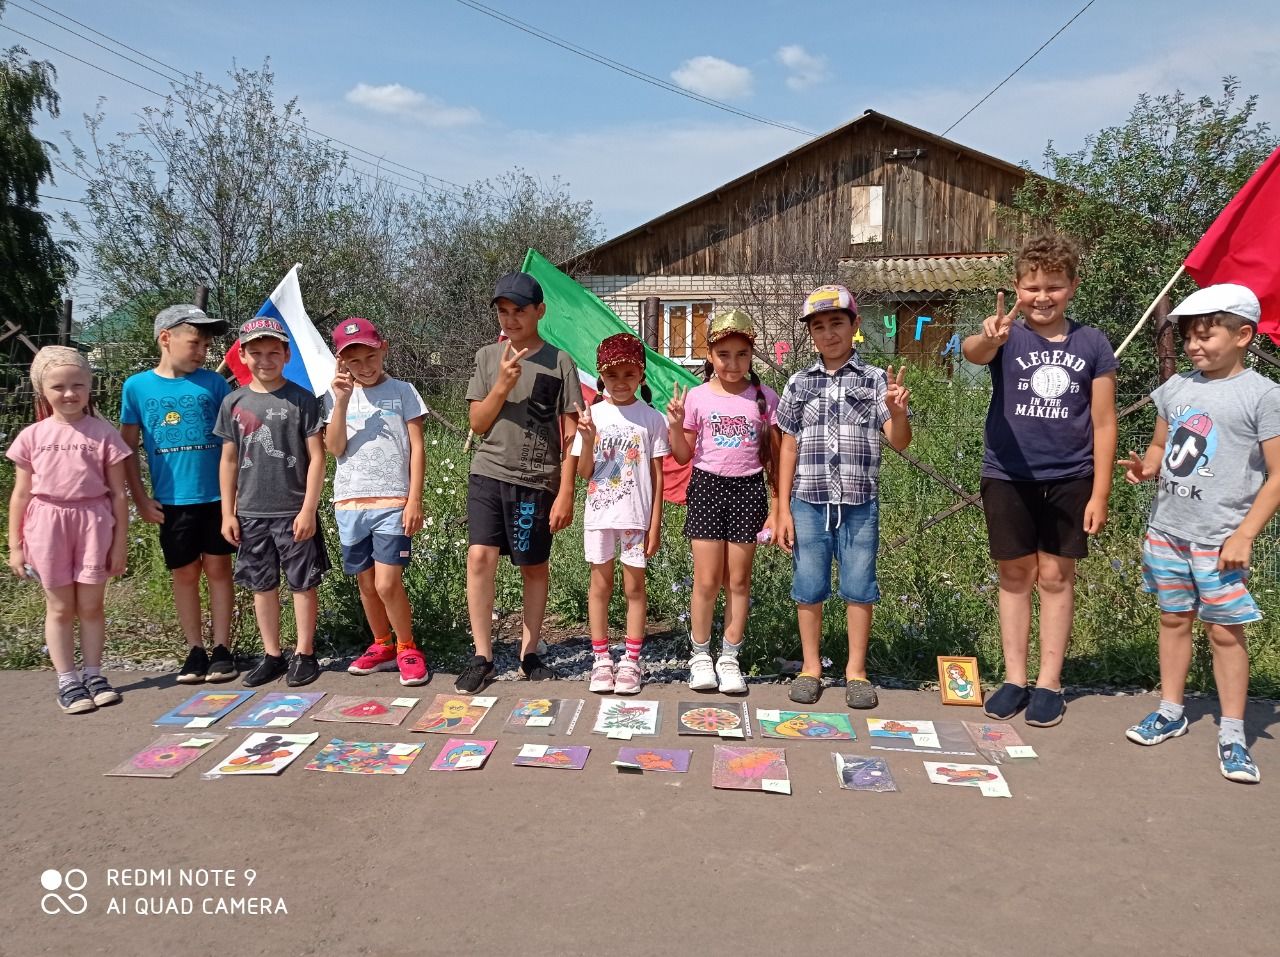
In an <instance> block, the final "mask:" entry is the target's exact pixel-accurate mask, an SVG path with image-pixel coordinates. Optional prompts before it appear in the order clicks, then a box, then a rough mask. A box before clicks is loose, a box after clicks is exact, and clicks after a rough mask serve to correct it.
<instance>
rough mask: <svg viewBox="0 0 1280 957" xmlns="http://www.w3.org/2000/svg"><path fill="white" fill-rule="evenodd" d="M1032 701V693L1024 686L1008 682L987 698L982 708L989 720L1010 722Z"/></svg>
mask: <svg viewBox="0 0 1280 957" xmlns="http://www.w3.org/2000/svg"><path fill="white" fill-rule="evenodd" d="M1030 700H1031V691H1030V689H1028V688H1027V687H1025V686H1024V685H1015V684H1011V683H1009V682H1008V681H1006V682H1005V683H1004V684H1002V685H1001V686H1000V687H999V688H997V689H996V690H995V691H994V692H993V693H992V694H991V695H989V696H988V697H987V700H986V702H985V703H984V704H983V706H982V710H983V711H984V712H986V715H987V717H988V718H995V719H996V720H997V721H1008V720H1009V719H1010V718H1012V717H1013V716H1014V715H1015V714H1017V713H1018V712H1019V711H1021V710H1022V709H1023V708H1025V707H1026V706H1027V702H1028V701H1030Z"/></svg>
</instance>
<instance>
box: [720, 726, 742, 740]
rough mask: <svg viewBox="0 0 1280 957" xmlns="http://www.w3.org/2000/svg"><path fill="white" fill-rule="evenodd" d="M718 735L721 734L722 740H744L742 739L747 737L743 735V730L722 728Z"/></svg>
mask: <svg viewBox="0 0 1280 957" xmlns="http://www.w3.org/2000/svg"><path fill="white" fill-rule="evenodd" d="M716 733H717V734H719V735H720V737H722V738H742V737H746V736H745V735H744V734H743V733H742V729H741V728H721V729H720V730H719V731H717V732H716Z"/></svg>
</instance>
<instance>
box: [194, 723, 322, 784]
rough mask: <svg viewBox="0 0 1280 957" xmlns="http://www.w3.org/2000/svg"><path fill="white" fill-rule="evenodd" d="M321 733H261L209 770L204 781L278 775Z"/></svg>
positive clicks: (313, 742)
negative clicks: (254, 775) (257, 775)
mask: <svg viewBox="0 0 1280 957" xmlns="http://www.w3.org/2000/svg"><path fill="white" fill-rule="evenodd" d="M318 737H320V735H319V734H316V733H315V732H312V733H311V734H272V733H269V732H266V731H260V732H258V733H257V734H251V735H249V737H247V738H245V739H244V742H243V743H242V744H241V745H240V747H238V748H236V749H235V750H234V751H232V752H231V753H230V754H229V755H227V756H226V758H224V759H223V760H221V761H219V762H218V763H217V764H215V765H214V766H213V770H212V771H206V772H205V773H204V774H202V775H201V777H202V778H206V779H207V778H221V777H243V776H245V775H253V774H279V773H280V772H281V771H283V770H284V769H285V768H287V767H288V766H289V765H290V764H292V763H293V761H294V760H295V759H296V758H298V757H299V756H301V754H302V752H303V751H305V750H307V748H309V747H311V745H313V744H315V743H316V738H318Z"/></svg>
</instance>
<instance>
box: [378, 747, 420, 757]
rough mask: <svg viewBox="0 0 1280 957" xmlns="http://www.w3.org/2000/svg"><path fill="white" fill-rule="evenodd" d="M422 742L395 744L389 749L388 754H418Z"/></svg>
mask: <svg viewBox="0 0 1280 957" xmlns="http://www.w3.org/2000/svg"><path fill="white" fill-rule="evenodd" d="M421 747H422V745H420V744H394V745H392V746H391V747H390V748H388V749H387V754H394V755H395V756H396V757H404V756H405V755H409V754H417V753H418V749H419V748H421Z"/></svg>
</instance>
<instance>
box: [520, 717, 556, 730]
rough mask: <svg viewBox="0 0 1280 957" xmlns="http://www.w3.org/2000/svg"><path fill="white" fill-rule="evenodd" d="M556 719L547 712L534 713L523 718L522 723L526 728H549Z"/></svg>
mask: <svg viewBox="0 0 1280 957" xmlns="http://www.w3.org/2000/svg"><path fill="white" fill-rule="evenodd" d="M555 720H556V719H555V718H553V717H551V716H550V715H547V714H540V715H534V716H533V717H532V718H525V719H524V724H525V727H526V728H549V727H551V725H552V723H553V722H554V721H555Z"/></svg>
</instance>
